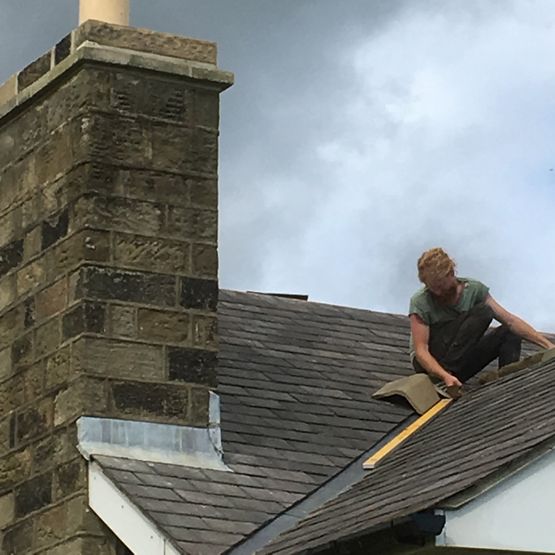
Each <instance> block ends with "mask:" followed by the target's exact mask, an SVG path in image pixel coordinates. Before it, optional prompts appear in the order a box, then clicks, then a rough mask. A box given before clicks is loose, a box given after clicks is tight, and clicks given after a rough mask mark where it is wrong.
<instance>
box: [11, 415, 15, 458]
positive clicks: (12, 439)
mask: <svg viewBox="0 0 555 555" xmlns="http://www.w3.org/2000/svg"><path fill="white" fill-rule="evenodd" d="M15 430H16V417H15V414H12V415H11V416H10V449H13V448H14V447H15V444H16V431H15Z"/></svg>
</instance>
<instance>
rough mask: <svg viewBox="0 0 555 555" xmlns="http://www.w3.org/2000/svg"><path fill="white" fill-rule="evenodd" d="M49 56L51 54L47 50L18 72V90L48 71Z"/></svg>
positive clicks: (49, 64)
mask: <svg viewBox="0 0 555 555" xmlns="http://www.w3.org/2000/svg"><path fill="white" fill-rule="evenodd" d="M51 58H52V54H51V52H50V51H48V52H47V53H46V54H43V55H42V56H40V58H37V59H36V60H35V61H34V62H31V63H30V64H29V65H28V66H27V67H26V68H25V69H22V70H21V71H20V72H19V73H18V75H17V86H18V90H19V92H21V91H22V90H23V89H26V88H27V87H28V86H29V85H32V84H33V83H34V82H35V81H36V80H37V79H40V78H41V77H42V76H43V75H45V74H46V73H48V72H49V71H50V67H51Z"/></svg>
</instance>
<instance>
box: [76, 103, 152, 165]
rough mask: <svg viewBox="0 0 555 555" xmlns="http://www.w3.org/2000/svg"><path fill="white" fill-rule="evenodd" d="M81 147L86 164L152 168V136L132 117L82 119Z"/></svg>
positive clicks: (140, 122) (109, 116)
mask: <svg viewBox="0 0 555 555" xmlns="http://www.w3.org/2000/svg"><path fill="white" fill-rule="evenodd" d="M81 130H82V135H81V139H82V144H83V148H84V153H85V156H84V158H85V159H86V161H89V162H91V161H94V162H96V163H102V164H113V165H116V166H119V165H125V166H132V167H137V168H149V167H150V165H151V161H150V159H151V154H152V145H151V133H150V131H149V129H148V126H145V125H144V122H143V121H142V120H141V119H139V118H138V117H135V116H133V115H127V114H125V115H124V114H122V115H120V114H99V113H94V114H93V115H85V116H82V117H81Z"/></svg>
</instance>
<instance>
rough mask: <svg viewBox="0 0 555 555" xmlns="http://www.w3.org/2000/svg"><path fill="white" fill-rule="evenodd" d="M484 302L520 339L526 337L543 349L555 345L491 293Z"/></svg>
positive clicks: (497, 318) (551, 347)
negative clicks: (502, 304)
mask: <svg viewBox="0 0 555 555" xmlns="http://www.w3.org/2000/svg"><path fill="white" fill-rule="evenodd" d="M485 302H486V304H487V305H488V306H489V307H490V308H491V309H492V310H493V314H494V315H495V319H496V320H498V321H499V322H501V323H502V324H505V325H506V326H507V327H508V328H509V329H510V330H511V331H512V332H513V333H514V334H515V335H518V336H519V337H522V339H527V340H528V341H530V342H531V343H534V344H535V345H538V347H542V348H543V349H553V348H555V345H554V344H553V343H552V342H551V341H549V339H547V337H545V336H543V335H542V334H541V333H538V332H537V331H536V330H535V329H534V328H533V327H532V326H531V325H530V324H529V323H528V322H525V321H524V320H523V319H522V318H519V317H518V316H515V315H514V314H512V313H511V312H509V311H508V310H506V309H505V308H503V307H502V306H501V305H500V304H499V303H498V302H497V301H496V300H495V299H494V298H493V297H492V296H491V295H488V296H487V298H486V301H485Z"/></svg>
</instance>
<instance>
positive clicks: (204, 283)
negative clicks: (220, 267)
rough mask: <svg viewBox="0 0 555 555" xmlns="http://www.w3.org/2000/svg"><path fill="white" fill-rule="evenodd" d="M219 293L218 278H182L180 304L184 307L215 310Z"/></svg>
mask: <svg viewBox="0 0 555 555" xmlns="http://www.w3.org/2000/svg"><path fill="white" fill-rule="evenodd" d="M218 293H219V287H218V282H217V281H216V280H212V279H196V278H181V295H180V304H181V306H182V307H183V308H196V309H200V310H213V311H215V310H216V308H217V306H218Z"/></svg>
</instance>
